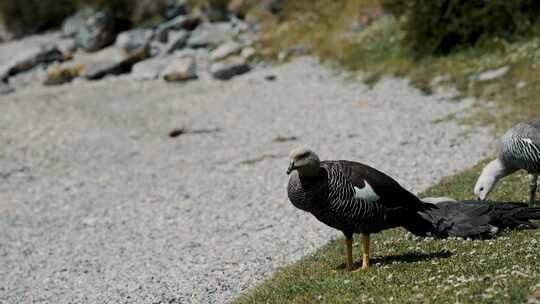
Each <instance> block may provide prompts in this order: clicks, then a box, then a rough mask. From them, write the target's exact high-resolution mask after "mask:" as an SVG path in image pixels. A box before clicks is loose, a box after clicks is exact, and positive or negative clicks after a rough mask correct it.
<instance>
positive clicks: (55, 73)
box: [43, 63, 84, 85]
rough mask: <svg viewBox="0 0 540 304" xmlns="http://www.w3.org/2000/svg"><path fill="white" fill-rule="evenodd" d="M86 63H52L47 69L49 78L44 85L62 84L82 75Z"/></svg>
mask: <svg viewBox="0 0 540 304" xmlns="http://www.w3.org/2000/svg"><path fill="white" fill-rule="evenodd" d="M83 69H84V65H82V64H80V63H79V64H73V63H71V64H69V65H67V64H63V65H60V64H59V65H52V66H50V67H49V68H48V69H47V78H46V79H45V81H44V82H43V84H44V85H60V84H64V83H67V82H70V81H72V80H73V79H75V78H77V77H79V75H81V72H82V70H83Z"/></svg>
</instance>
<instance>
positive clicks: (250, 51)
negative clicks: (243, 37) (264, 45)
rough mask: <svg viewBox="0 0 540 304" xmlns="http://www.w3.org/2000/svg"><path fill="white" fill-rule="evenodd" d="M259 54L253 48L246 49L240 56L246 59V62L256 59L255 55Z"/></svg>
mask: <svg viewBox="0 0 540 304" xmlns="http://www.w3.org/2000/svg"><path fill="white" fill-rule="evenodd" d="M256 53H257V51H255V49H254V48H252V47H247V48H245V49H243V50H242V52H241V53H240V56H242V57H243V58H244V59H246V60H250V59H252V58H253V57H255V54H256Z"/></svg>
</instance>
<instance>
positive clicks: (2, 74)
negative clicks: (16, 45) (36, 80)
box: [0, 45, 66, 81]
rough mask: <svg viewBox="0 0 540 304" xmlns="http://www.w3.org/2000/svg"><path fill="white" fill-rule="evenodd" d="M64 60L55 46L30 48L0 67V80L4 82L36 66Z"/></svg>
mask: <svg viewBox="0 0 540 304" xmlns="http://www.w3.org/2000/svg"><path fill="white" fill-rule="evenodd" d="M65 59H66V58H65V56H64V54H63V53H62V52H61V51H60V50H58V48H57V47H56V46H55V45H42V46H38V47H34V48H30V49H28V50H26V51H25V52H23V53H21V54H19V55H16V56H15V58H14V59H13V60H10V61H8V62H7V63H6V64H4V65H3V66H1V67H0V79H1V80H2V81H5V80H6V79H7V78H9V77H11V76H14V75H16V74H19V73H21V72H25V71H28V70H30V69H33V68H34V67H36V66H37V65H40V64H41V65H47V64H50V63H52V62H55V61H64V60H65Z"/></svg>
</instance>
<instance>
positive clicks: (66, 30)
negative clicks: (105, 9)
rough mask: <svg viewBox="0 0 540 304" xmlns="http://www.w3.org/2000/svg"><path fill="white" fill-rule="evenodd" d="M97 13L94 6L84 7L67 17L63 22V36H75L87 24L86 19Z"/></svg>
mask: <svg viewBox="0 0 540 304" xmlns="http://www.w3.org/2000/svg"><path fill="white" fill-rule="evenodd" d="M95 14H96V10H94V9H93V8H84V9H82V10H80V11H78V12H77V13H75V14H74V15H71V16H69V17H67V18H66V19H65V20H64V23H63V24H62V36H64V37H75V35H77V32H78V31H80V30H81V29H82V28H83V27H85V25H86V20H87V19H88V18H91V17H92V16H93V15H95Z"/></svg>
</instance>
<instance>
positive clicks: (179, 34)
mask: <svg viewBox="0 0 540 304" xmlns="http://www.w3.org/2000/svg"><path fill="white" fill-rule="evenodd" d="M188 38H189V32H188V31H185V30H180V31H170V32H169V35H168V41H167V44H166V46H165V52H166V53H167V54H171V53H173V52H174V51H176V50H180V49H182V48H184V47H185V46H186V42H187V40H188Z"/></svg>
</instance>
